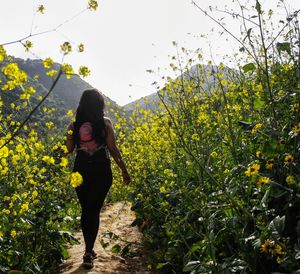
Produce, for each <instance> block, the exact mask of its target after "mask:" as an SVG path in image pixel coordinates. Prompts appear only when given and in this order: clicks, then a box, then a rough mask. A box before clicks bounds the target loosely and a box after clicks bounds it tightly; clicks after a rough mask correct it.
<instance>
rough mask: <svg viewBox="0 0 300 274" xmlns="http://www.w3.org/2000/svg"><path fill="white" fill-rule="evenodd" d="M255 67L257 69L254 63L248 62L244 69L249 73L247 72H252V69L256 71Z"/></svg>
mask: <svg viewBox="0 0 300 274" xmlns="http://www.w3.org/2000/svg"><path fill="white" fill-rule="evenodd" d="M255 69H256V67H255V65H254V64H253V63H248V64H246V65H244V66H243V71H244V72H245V73H247V72H252V71H254V70H255Z"/></svg>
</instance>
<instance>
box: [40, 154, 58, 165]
mask: <svg viewBox="0 0 300 274" xmlns="http://www.w3.org/2000/svg"><path fill="white" fill-rule="evenodd" d="M42 160H43V161H44V162H45V163H47V164H49V165H50V164H54V163H55V160H54V158H53V157H51V156H44V157H43V159H42Z"/></svg>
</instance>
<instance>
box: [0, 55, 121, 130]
mask: <svg viewBox="0 0 300 274" xmlns="http://www.w3.org/2000/svg"><path fill="white" fill-rule="evenodd" d="M9 58H10V60H8V59H5V60H4V61H3V62H1V63H0V96H1V100H2V101H3V106H2V108H1V114H2V115H3V117H4V119H2V121H4V124H5V123H6V122H5V120H8V121H15V122H23V121H24V119H25V118H26V117H27V116H28V115H29V114H30V112H31V110H32V109H33V108H34V107H35V106H37V105H38V104H39V102H40V97H41V96H42V97H43V96H45V95H46V94H47V92H48V90H49V88H50V87H51V85H52V81H53V79H52V78H50V77H49V76H47V75H46V72H47V71H48V70H49V69H46V68H44V66H43V64H42V60H31V59H27V60H24V59H21V58H15V57H9ZM8 63H17V64H18V66H19V67H20V69H22V70H24V71H25V72H26V73H27V76H28V82H27V84H26V87H27V86H32V87H33V88H34V89H35V90H36V91H37V92H36V93H35V94H32V95H31V97H30V99H29V101H28V102H27V105H24V104H23V103H24V100H22V99H20V95H21V94H22V92H23V91H22V88H23V87H17V88H15V89H14V90H1V86H2V85H3V84H4V83H6V80H5V75H4V74H3V73H2V67H4V66H5V65H6V64H8ZM51 69H56V70H58V69H59V64H57V63H55V64H54V65H53V67H52V68H51ZM89 88H93V87H92V86H91V85H90V84H89V83H87V82H86V81H84V80H83V79H81V78H80V77H79V76H78V75H73V76H71V78H70V79H66V77H65V75H62V76H61V77H60V78H59V80H58V82H57V84H56V85H55V88H54V89H53V90H52V92H51V94H50V96H49V97H47V99H46V100H45V101H44V102H43V103H42V105H41V106H40V107H39V108H38V109H37V110H36V111H35V112H34V113H33V115H32V116H31V118H30V121H29V122H30V125H31V127H35V122H39V124H41V123H42V124H44V125H45V124H46V123H47V122H50V121H52V122H54V123H55V125H56V126H57V129H58V130H60V129H64V128H65V127H66V125H67V124H68V123H69V122H70V117H67V116H66V114H67V112H68V110H70V109H71V110H73V112H75V111H76V108H77V106H78V103H79V100H80V97H81V94H82V92H83V91H84V90H85V89H89ZM103 96H104V98H105V103H106V109H105V115H106V116H108V117H110V118H111V120H112V121H113V122H114V123H115V122H116V117H115V113H117V114H118V115H120V114H121V113H123V112H124V109H123V108H122V107H120V106H119V105H118V104H117V103H116V102H114V101H112V100H111V99H110V98H108V97H107V96H105V95H104V94H103ZM12 105H15V106H18V108H14V107H12ZM45 109H46V110H47V112H46V113H47V114H46V113H45V112H44V110H45ZM50 113H51V115H49V114H50ZM4 124H3V125H4ZM15 127H16V123H14V125H12V124H8V125H5V128H6V129H7V132H12V131H13V130H14V128H15ZM43 130H44V129H42V128H39V131H40V132H41V131H43ZM45 130H46V129H45ZM0 136H1V133H0Z"/></svg>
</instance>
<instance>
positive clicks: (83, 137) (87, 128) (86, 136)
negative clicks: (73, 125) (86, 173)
mask: <svg viewBox="0 0 300 274" xmlns="http://www.w3.org/2000/svg"><path fill="white" fill-rule="evenodd" d="M79 139H80V142H79V147H80V149H81V150H85V151H87V152H89V153H94V152H95V151H96V150H97V149H98V147H99V145H98V144H97V142H96V141H95V140H94V139H93V126H92V124H91V123H90V122H85V123H83V124H82V125H81V126H80V128H79Z"/></svg>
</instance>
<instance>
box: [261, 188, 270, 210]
mask: <svg viewBox="0 0 300 274" xmlns="http://www.w3.org/2000/svg"><path fill="white" fill-rule="evenodd" d="M269 193H270V190H269V189H268V190H266V192H265V195H264V197H263V198H262V199H261V205H262V206H263V207H266V206H267V202H268V197H269Z"/></svg>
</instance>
